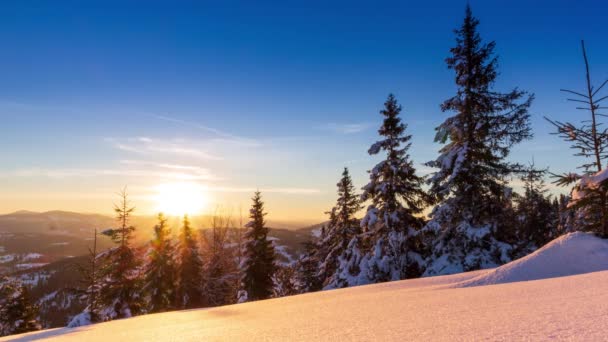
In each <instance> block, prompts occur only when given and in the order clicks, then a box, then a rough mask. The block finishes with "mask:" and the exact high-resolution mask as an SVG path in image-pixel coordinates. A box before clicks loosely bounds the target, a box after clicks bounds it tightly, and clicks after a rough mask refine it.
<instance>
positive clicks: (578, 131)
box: [547, 41, 608, 238]
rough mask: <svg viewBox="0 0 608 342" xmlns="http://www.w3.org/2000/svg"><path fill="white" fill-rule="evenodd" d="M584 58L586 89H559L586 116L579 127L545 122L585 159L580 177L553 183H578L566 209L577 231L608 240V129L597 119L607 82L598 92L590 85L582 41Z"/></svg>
mask: <svg viewBox="0 0 608 342" xmlns="http://www.w3.org/2000/svg"><path fill="white" fill-rule="evenodd" d="M581 46H582V50H583V59H584V61H585V76H586V77H585V79H586V86H587V87H586V89H585V91H584V92H583V93H579V92H576V91H572V90H567V89H562V91H564V92H566V93H568V94H569V95H572V96H574V98H569V99H568V100H569V101H574V102H576V103H577V104H579V103H583V105H584V107H577V108H576V109H579V110H583V111H586V112H588V114H589V117H587V118H586V119H585V120H582V122H581V123H580V124H579V125H575V124H572V123H569V122H566V123H563V122H559V121H552V120H549V119H547V120H548V121H549V122H550V123H551V124H553V125H554V126H555V128H556V130H557V131H556V132H555V134H557V135H559V136H560V137H561V138H562V139H564V140H565V141H568V142H570V143H571V147H572V148H573V149H575V150H576V151H577V153H576V154H575V155H576V156H579V157H583V158H585V159H586V160H585V162H584V163H583V164H582V165H581V166H579V168H580V169H582V170H583V175H578V174H575V173H567V174H564V175H561V176H557V175H554V176H556V177H557V181H556V183H557V184H559V185H562V186H567V185H570V184H572V183H577V184H576V185H575V187H574V189H573V191H572V196H571V198H570V203H569V207H570V209H572V210H576V211H577V212H578V213H577V215H578V216H580V220H579V222H578V223H579V225H578V226H577V227H576V229H577V230H584V231H592V232H595V233H597V234H598V235H600V236H603V237H607V238H608V182H606V179H607V178H608V173H606V172H607V171H606V169H605V168H604V166H603V163H604V161H605V160H606V158H608V129H607V128H603V127H602V123H601V122H600V117H605V116H606V115H605V114H602V113H601V111H602V110H603V109H606V108H608V107H602V106H601V105H600V103H601V102H602V101H604V100H606V99H608V96H602V95H601V94H599V91H600V90H602V88H603V87H604V86H605V85H606V84H607V83H608V80H606V81H604V82H603V83H602V84H601V85H600V86H599V87H598V88H597V89H596V88H594V87H593V86H592V84H591V76H590V75H589V62H588V60H587V53H586V51H585V42H584V41H581Z"/></svg>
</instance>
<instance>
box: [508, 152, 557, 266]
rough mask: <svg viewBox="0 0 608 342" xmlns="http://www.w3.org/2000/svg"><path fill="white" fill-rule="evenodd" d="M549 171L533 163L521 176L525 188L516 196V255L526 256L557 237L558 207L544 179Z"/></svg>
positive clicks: (516, 256)
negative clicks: (548, 191) (539, 168)
mask: <svg viewBox="0 0 608 342" xmlns="http://www.w3.org/2000/svg"><path fill="white" fill-rule="evenodd" d="M546 172H547V171H546V170H538V169H535V167H534V164H532V165H530V167H528V168H527V169H526V171H525V173H524V174H523V175H522V176H521V180H522V181H523V185H524V189H523V190H524V191H523V194H522V195H518V196H516V197H515V204H516V205H517V207H516V217H517V222H516V230H515V232H514V233H515V234H514V235H515V236H514V241H513V242H514V243H513V244H514V247H515V250H514V253H513V254H514V257H515V258H518V257H522V256H525V255H527V254H529V253H530V252H531V251H533V250H535V249H537V248H539V247H542V246H543V245H544V244H546V243H547V242H549V241H550V240H551V239H553V238H555V237H554V236H553V232H554V230H555V228H554V226H555V224H556V223H557V210H556V208H555V206H554V205H553V203H552V201H551V197H550V196H548V195H547V189H545V183H544V179H543V178H544V175H545V174H546Z"/></svg>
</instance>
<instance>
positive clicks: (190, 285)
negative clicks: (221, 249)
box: [175, 215, 205, 309]
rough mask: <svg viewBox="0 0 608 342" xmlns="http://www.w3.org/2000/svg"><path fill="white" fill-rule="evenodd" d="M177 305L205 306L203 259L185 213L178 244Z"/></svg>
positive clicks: (184, 306)
mask: <svg viewBox="0 0 608 342" xmlns="http://www.w3.org/2000/svg"><path fill="white" fill-rule="evenodd" d="M176 267H177V271H176V274H177V288H176V289H175V293H176V307H177V308H180V309H191V308H199V307H202V306H204V304H205V302H204V297H203V293H202V286H203V259H202V257H201V254H200V251H199V248H198V243H197V239H196V236H195V234H194V232H193V230H192V227H191V225H190V220H189V219H188V215H184V219H183V221H182V228H181V231H180V234H179V242H178V244H177V261H176Z"/></svg>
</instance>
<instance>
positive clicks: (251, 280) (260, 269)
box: [238, 191, 276, 302]
mask: <svg viewBox="0 0 608 342" xmlns="http://www.w3.org/2000/svg"><path fill="white" fill-rule="evenodd" d="M252 200H253V205H252V207H251V210H250V212H249V218H250V219H251V221H249V223H247V225H246V226H245V227H246V228H247V229H248V230H247V233H246V235H245V239H246V243H245V260H244V270H243V277H242V280H241V290H240V291H239V292H240V293H239V299H238V300H239V302H243V301H254V300H260V299H267V298H270V297H271V296H272V294H273V276H274V273H275V271H276V265H275V254H274V246H273V245H272V241H270V240H269V239H268V228H266V222H265V220H264V216H265V215H266V213H265V212H264V202H262V195H261V193H260V192H259V191H256V192H255V195H254V197H253V198H252Z"/></svg>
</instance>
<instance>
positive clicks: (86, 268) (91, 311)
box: [68, 229, 102, 328]
mask: <svg viewBox="0 0 608 342" xmlns="http://www.w3.org/2000/svg"><path fill="white" fill-rule="evenodd" d="M88 249H89V256H88V259H89V260H88V263H87V265H78V266H77V267H78V272H79V273H80V275H81V277H82V280H81V281H80V283H81V285H82V288H80V289H69V292H70V293H74V294H76V295H77V296H78V297H79V299H80V300H81V301H83V302H85V303H86V307H85V309H84V310H83V311H82V312H81V313H80V314H78V315H76V316H74V317H73V318H72V319H71V320H70V322H69V323H68V327H69V328H75V327H79V326H82V325H88V324H91V323H97V322H99V321H101V317H100V314H99V308H100V306H101V305H102V303H101V298H100V296H99V291H100V288H101V276H100V270H99V266H100V265H99V264H100V260H99V255H98V254H97V229H95V230H94V232H93V248H90V247H89V248H88Z"/></svg>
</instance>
